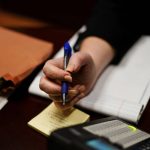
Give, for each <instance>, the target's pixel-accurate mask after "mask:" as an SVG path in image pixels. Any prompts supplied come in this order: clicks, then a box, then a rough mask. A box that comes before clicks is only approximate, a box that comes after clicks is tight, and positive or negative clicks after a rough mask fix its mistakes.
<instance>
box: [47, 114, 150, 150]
mask: <svg viewBox="0 0 150 150" xmlns="http://www.w3.org/2000/svg"><path fill="white" fill-rule="evenodd" d="M51 149H54V150H120V149H126V150H148V149H150V134H148V133H146V132H144V131H141V130H139V129H137V128H136V127H134V126H132V125H130V124H128V123H125V122H124V121H122V120H120V119H118V118H114V117H108V118H104V119H98V120H95V121H90V122H87V123H84V124H81V125H75V126H71V127H67V128H63V129H59V130H56V131H54V132H52V134H51V136H50V137H49V150H51Z"/></svg>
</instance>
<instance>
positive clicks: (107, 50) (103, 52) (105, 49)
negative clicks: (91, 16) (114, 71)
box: [80, 36, 114, 75]
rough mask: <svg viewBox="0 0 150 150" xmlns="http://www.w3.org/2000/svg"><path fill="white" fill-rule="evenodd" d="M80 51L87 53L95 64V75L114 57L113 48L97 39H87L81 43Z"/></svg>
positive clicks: (92, 37)
mask: <svg viewBox="0 0 150 150" xmlns="http://www.w3.org/2000/svg"><path fill="white" fill-rule="evenodd" d="M80 51H83V52H86V53H89V55H90V56H91V57H92V59H93V62H94V64H95V67H96V70H97V75H99V73H100V72H102V70H103V69H104V68H105V67H106V66H107V65H108V64H109V63H110V62H111V60H112V59H113V57H114V49H113V47H112V46H111V45H110V44H109V43H108V42H107V41H105V40H103V39H101V38H98V37H94V36H91V37H87V38H86V39H84V40H83V41H82V43H81V47H80Z"/></svg>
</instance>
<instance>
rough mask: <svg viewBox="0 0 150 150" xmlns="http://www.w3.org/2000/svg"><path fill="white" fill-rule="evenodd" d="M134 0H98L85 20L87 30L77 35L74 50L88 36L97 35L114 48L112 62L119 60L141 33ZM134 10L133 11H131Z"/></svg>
mask: <svg viewBox="0 0 150 150" xmlns="http://www.w3.org/2000/svg"><path fill="white" fill-rule="evenodd" d="M135 2H136V1H135V0H132V1H129V0H98V1H97V3H96V5H95V8H94V10H93V13H92V15H91V17H90V19H89V21H88V22H87V30H86V31H85V32H84V33H82V34H80V35H79V38H78V40H77V43H76V44H75V46H74V48H75V50H78V49H79V47H80V43H81V41H82V40H83V39H84V38H85V37H88V36H97V37H100V38H103V39H104V40H106V41H107V42H109V43H110V44H111V45H112V47H113V48H114V49H115V58H114V60H113V62H115V63H117V62H119V61H120V59H121V58H122V56H123V55H124V54H125V52H126V51H127V50H128V49H129V48H130V47H131V46H132V44H133V43H134V42H135V41H136V40H137V39H138V38H139V36H140V35H141V33H140V30H139V29H138V26H137V20H136V19H135V18H136V17H135V15H137V14H136V9H135V6H136V5H135ZM133 10H134V11H133Z"/></svg>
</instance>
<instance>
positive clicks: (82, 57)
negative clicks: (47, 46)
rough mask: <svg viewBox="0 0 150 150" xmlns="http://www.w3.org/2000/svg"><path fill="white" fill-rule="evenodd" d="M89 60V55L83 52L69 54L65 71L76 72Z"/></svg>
mask: <svg viewBox="0 0 150 150" xmlns="http://www.w3.org/2000/svg"><path fill="white" fill-rule="evenodd" d="M88 60H89V57H88V55H87V54H86V53H84V52H77V53H75V54H74V55H72V56H71V58H70V60H69V63H68V66H67V69H66V71H68V72H71V73H73V72H78V71H79V70H80V68H81V67H82V66H84V65H85V64H86V63H87V62H88Z"/></svg>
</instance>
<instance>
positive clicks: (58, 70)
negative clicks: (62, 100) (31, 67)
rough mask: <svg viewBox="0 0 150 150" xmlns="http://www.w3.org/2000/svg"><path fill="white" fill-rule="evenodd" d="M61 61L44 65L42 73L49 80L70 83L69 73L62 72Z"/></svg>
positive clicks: (57, 60)
mask: <svg viewBox="0 0 150 150" xmlns="http://www.w3.org/2000/svg"><path fill="white" fill-rule="evenodd" d="M62 61H63V59H56V60H55V59H53V60H49V61H47V62H46V63H45V65H44V67H43V72H44V74H45V76H46V77H47V78H49V79H57V80H61V81H62V80H65V81H68V82H71V81H72V78H71V75H70V73H69V72H67V71H65V70H63V62H62Z"/></svg>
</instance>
